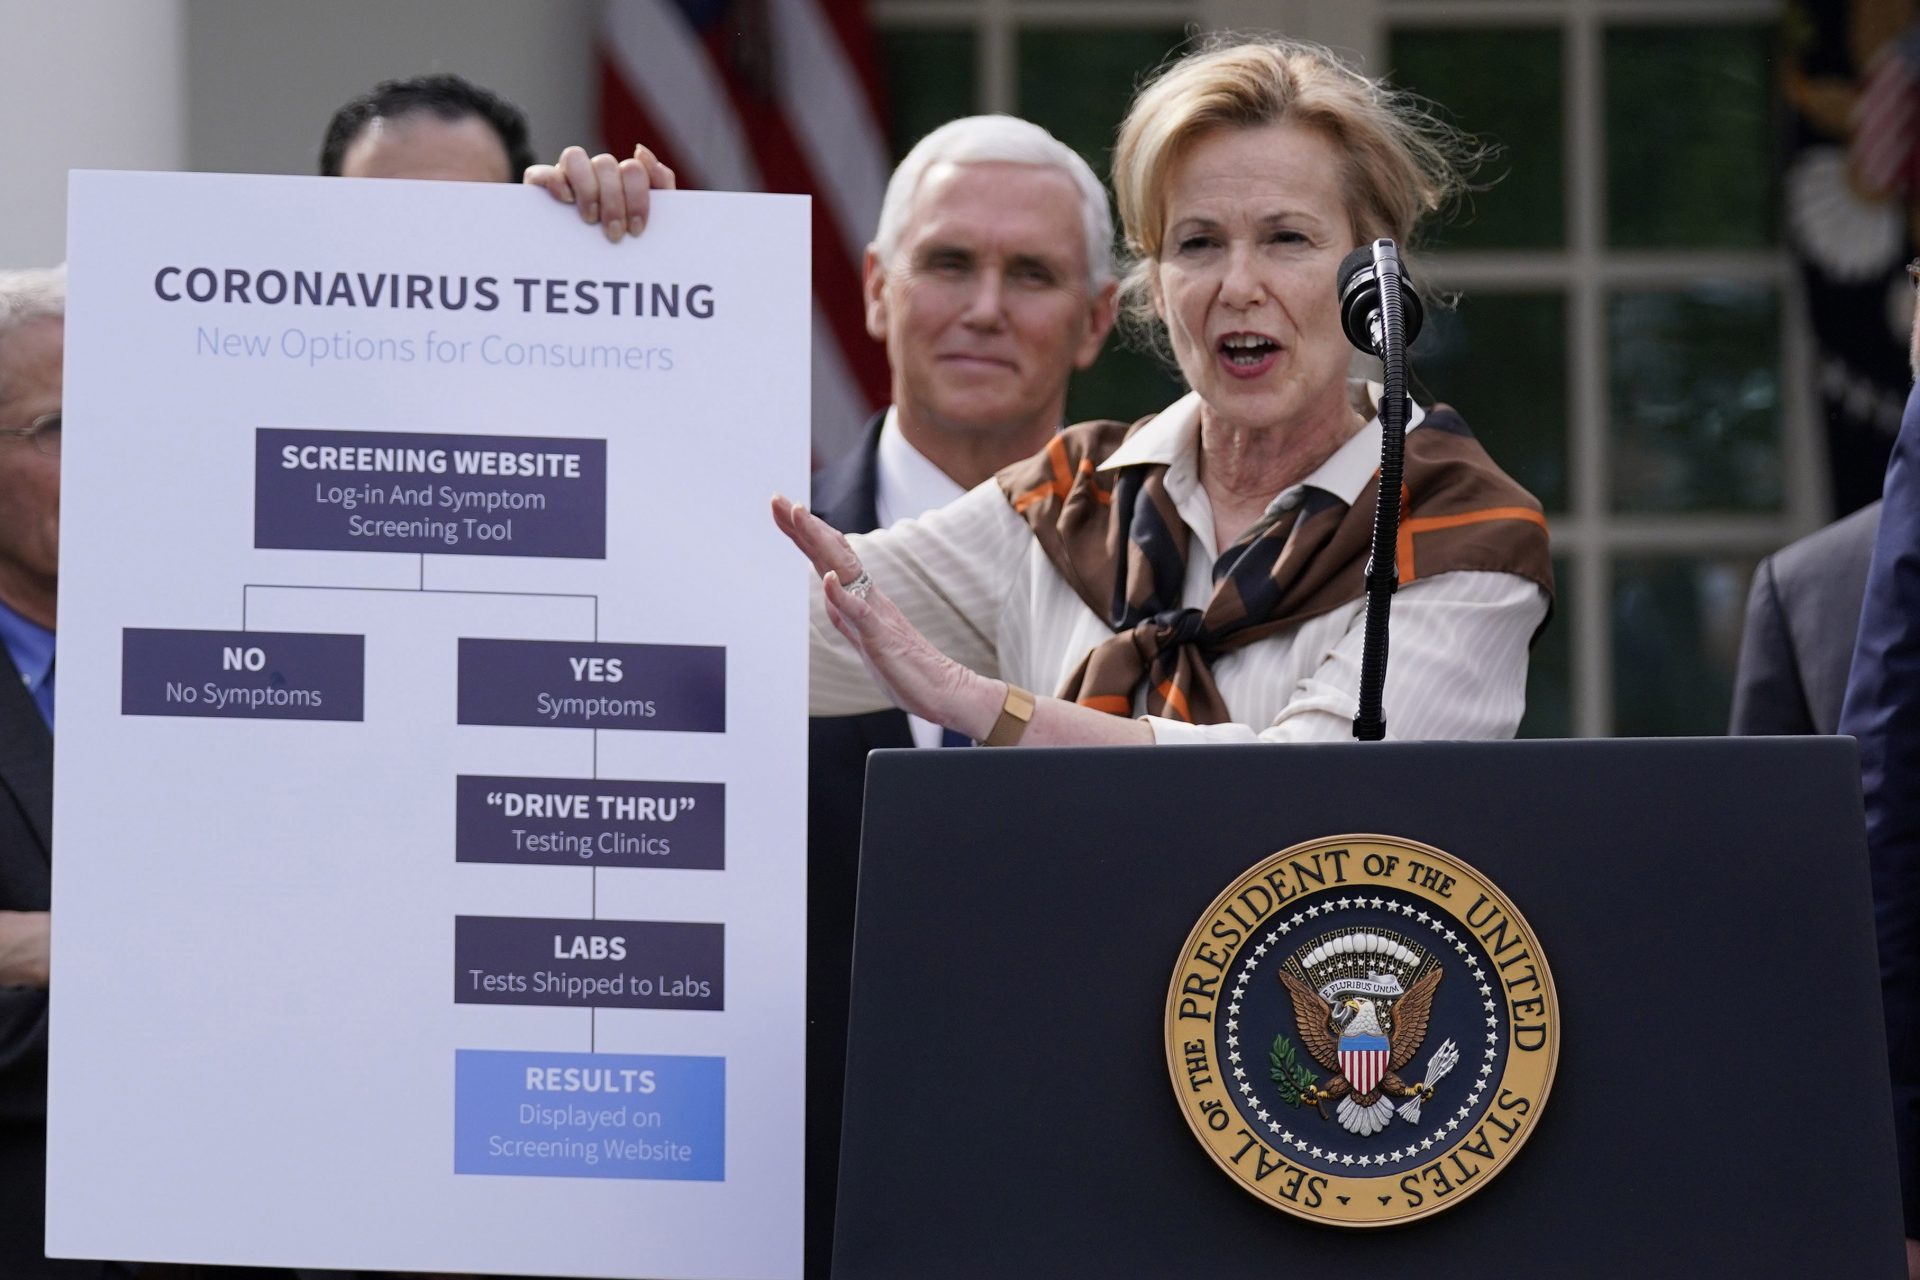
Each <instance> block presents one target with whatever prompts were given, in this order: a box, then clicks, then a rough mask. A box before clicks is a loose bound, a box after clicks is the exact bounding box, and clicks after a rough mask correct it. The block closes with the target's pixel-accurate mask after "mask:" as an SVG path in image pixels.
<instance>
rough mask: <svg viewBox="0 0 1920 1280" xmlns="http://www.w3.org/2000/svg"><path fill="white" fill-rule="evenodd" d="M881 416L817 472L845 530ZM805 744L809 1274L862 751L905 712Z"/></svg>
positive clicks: (833, 1084)
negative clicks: (844, 453) (844, 452)
mask: <svg viewBox="0 0 1920 1280" xmlns="http://www.w3.org/2000/svg"><path fill="white" fill-rule="evenodd" d="M881 422H882V418H881V417H875V418H874V419H873V421H871V422H869V423H868V424H867V430H866V432H865V434H864V435H863V436H862V437H861V441H860V446H859V447H858V448H856V449H855V450H854V451H853V452H852V453H849V454H848V455H847V456H846V457H844V458H841V459H840V460H839V461H837V462H834V463H831V464H829V465H827V466H825V467H822V468H821V469H820V470H819V471H817V472H815V473H814V477H813V511H814V514H815V515H817V516H819V517H820V518H821V519H822V520H825V521H826V522H827V523H828V524H830V525H832V526H833V527H834V528H836V529H838V530H840V531H841V532H842V533H867V532H869V531H871V530H872V529H874V528H875V527H877V526H878V525H879V523H880V517H879V515H878V513H877V511H876V510H875V506H874V492H875V486H876V484H877V482H878V459H879V449H880V424H881ZM807 745H808V750H809V752H810V753H811V755H810V758H809V761H808V765H807V1215H806V1216H807V1250H806V1252H807V1271H806V1273H807V1275H808V1276H809V1277H825V1276H826V1275H827V1273H828V1269H829V1267H830V1265H831V1263H832V1258H833V1208H834V1191H835V1188H836V1185H837V1183H838V1181H839V1176H840V1112H841V1102H842V1099H841V1094H842V1091H843V1088H844V1086H845V1084H846V1074H847V993H848V988H849V986H850V985H851V983H852V980H853V900H854V887H855V882H856V880H857V879H858V876H859V870H860V808H861V801H862V799H863V797H864V795H865V791H866V779H867V752H869V751H873V750H876V749H877V748H880V747H911V746H912V745H913V731H912V730H911V729H909V728H908V727H907V717H906V713H904V712H901V711H877V712H874V713H873V714H871V715H864V716H816V717H814V718H813V719H812V720H811V721H809V722H808V726H807Z"/></svg>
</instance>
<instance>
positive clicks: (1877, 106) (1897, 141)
mask: <svg viewBox="0 0 1920 1280" xmlns="http://www.w3.org/2000/svg"><path fill="white" fill-rule="evenodd" d="M1848 123H1849V125H1850V126H1851V130H1852V133H1851V136H1850V137H1849V138H1848V140H1847V158H1848V159H1849V160H1850V161H1851V162H1852V167H1853V176H1854V181H1855V182H1857V183H1858V184H1859V186H1860V190H1861V192H1862V193H1863V194H1865V195H1868V196H1871V197H1873V198H1875V199H1881V198H1885V197H1887V196H1901V195H1906V194H1908V193H1910V192H1913V191H1915V190H1920V24H1915V25H1913V26H1910V27H1908V28H1907V30H1906V31H1905V32H1904V33H1902V34H1901V35H1900V36H1899V37H1898V38H1897V39H1894V40H1889V41H1888V42H1887V43H1886V44H1883V45H1881V46H1880V49H1879V51H1878V52H1877V53H1875V54H1874V55H1873V58H1872V59H1871V60H1870V61H1869V62H1868V63H1867V69H1866V73H1865V74H1864V75H1863V76H1862V77H1861V83H1860V96H1859V98H1858V99H1857V100H1856V101H1855V103H1854V107H1853V114H1852V117H1851V118H1850V120H1849V121H1848Z"/></svg>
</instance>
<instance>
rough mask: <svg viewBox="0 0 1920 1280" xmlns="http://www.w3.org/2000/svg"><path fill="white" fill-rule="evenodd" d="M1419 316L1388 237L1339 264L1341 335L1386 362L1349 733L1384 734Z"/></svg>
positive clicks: (1362, 736)
mask: <svg viewBox="0 0 1920 1280" xmlns="http://www.w3.org/2000/svg"><path fill="white" fill-rule="evenodd" d="M1423 317H1424V312H1423V311H1422V308H1421V305H1420V295H1419V294H1417V293H1415V292H1414V291H1413V282H1412V281H1411V280H1409V279H1408V278H1407V273H1406V268H1405V267H1404V266H1403V265H1402V264H1401V262H1400V250H1399V248H1398V246H1396V245H1395V244H1394V242H1393V241H1391V240H1375V241H1374V242H1373V243H1372V244H1369V245H1362V246H1361V247H1360V248H1358V249H1355V250H1354V251H1353V252H1352V253H1350V254H1348V255H1347V256H1346V258H1345V259H1344V260H1343V261H1342V262H1341V263H1340V326H1341V328H1343V329H1344V330H1346V334H1347V341H1349V342H1351V343H1353V345H1354V346H1356V347H1358V348H1359V349H1360V350H1362V351H1364V352H1366V353H1367V354H1369V355H1374V356H1378V357H1380V363H1381V364H1382V365H1383V366H1384V367H1385V369H1386V378H1385V382H1386V394H1385V397H1384V399H1383V401H1382V403H1381V405H1380V426H1381V428H1382V430H1381V434H1380V488H1379V500H1378V501H1377V502H1376V504H1375V506H1374V513H1373V549H1372V552H1371V554H1369V555H1368V557H1367V572H1366V584H1367V621H1366V635H1365V638H1364V645H1363V647H1362V649H1361V655H1360V705H1359V708H1358V710H1356V711H1355V713H1354V717H1353V736H1354V737H1356V738H1358V739H1359V740H1360V741H1362V742H1378V741H1380V740H1381V739H1382V738H1384V737H1386V736H1387V717H1386V711H1385V709H1384V708H1383V707H1382V706H1381V704H1380V699H1381V692H1382V690H1383V689H1384V688H1385V687H1386V683H1387V621H1388V615H1389V613H1390V612H1391V611H1392V608H1393V593H1394V590H1395V588H1396V587H1397V586H1398V585H1399V578H1400V569H1399V563H1398V561H1397V559H1396V556H1395V544H1396V542H1397V540H1398V538H1399V536H1400V498H1401V488H1402V476H1403V474H1404V472H1405V465H1404V463H1405V449H1406V438H1407V345H1408V344H1409V343H1411V342H1412V341H1413V339H1414V338H1415V337H1416V336H1417V335H1418V334H1419V332H1420V322H1421V320H1422V319H1423Z"/></svg>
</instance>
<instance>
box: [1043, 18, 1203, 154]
mask: <svg viewBox="0 0 1920 1280" xmlns="http://www.w3.org/2000/svg"><path fill="white" fill-rule="evenodd" d="M1185 38H1186V37H1185V33H1184V32H1182V31H1181V30H1180V29H1179V28H1178V27H1149V28H1139V27H1134V28H1122V29H1118V30H1114V29H1101V28H1087V27H1065V28H1047V27H1028V28H1026V29H1024V30H1022V31H1021V32H1020V44H1019V49H1020V54H1019V68H1018V81H1017V84H1018V91H1019V95H1020V97H1019V104H1018V106H1017V107H1016V108H1015V110H1016V111H1017V112H1018V113H1019V114H1020V115H1023V116H1025V117H1026V118H1027V119H1029V120H1031V121H1033V122H1034V123H1035V124H1038V125H1041V126H1043V127H1045V128H1047V129H1049V130H1051V131H1052V132H1053V136H1054V137H1056V138H1058V139H1060V141H1062V142H1064V143H1066V144H1067V145H1068V146H1070V147H1072V148H1073V149H1074V150H1075V151H1078V152H1079V153H1080V154H1081V155H1082V156H1084V157H1085V158H1086V161H1087V163H1088V164H1090V165H1092V166H1093V171H1094V172H1095V173H1097V174H1099V175H1100V176H1101V177H1102V178H1103V179H1104V178H1107V177H1108V176H1109V174H1108V170H1109V167H1110V161H1111V160H1112V158H1113V139H1114V135H1115V134H1117V133H1118V132H1119V130H1120V117H1122V116H1124V115H1125V114H1126V113H1127V104H1128V103H1129V102H1131V101H1132V100H1133V87H1134V85H1135V84H1136V83H1137V82H1138V81H1139V80H1140V79H1141V78H1142V77H1143V76H1145V75H1146V74H1147V73H1148V72H1149V71H1151V70H1153V68H1155V67H1157V66H1159V65H1160V62H1161V60H1162V59H1164V58H1165V57H1166V56H1167V54H1168V53H1169V52H1171V51H1172V50H1173V47H1174V46H1175V45H1177V44H1179V43H1180V42H1181V41H1182V40H1184V39H1185Z"/></svg>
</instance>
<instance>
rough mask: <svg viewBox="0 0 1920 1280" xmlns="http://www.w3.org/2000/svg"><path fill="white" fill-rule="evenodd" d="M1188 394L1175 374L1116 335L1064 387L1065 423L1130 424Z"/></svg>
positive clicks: (1184, 384)
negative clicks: (1105, 420)
mask: <svg viewBox="0 0 1920 1280" xmlns="http://www.w3.org/2000/svg"><path fill="white" fill-rule="evenodd" d="M1186 392H1187V386H1186V383H1184V382H1182V381H1181V380H1180V377H1179V375H1178V374H1175V373H1174V372H1172V371H1171V370H1169V369H1168V368H1167V367H1166V366H1165V365H1163V364H1161V363H1160V361H1159V359H1158V358H1157V357H1154V356H1150V355H1148V354H1146V353H1145V352H1141V351H1135V350H1133V349H1132V348H1130V347H1128V346H1127V345H1126V343H1125V342H1124V341H1123V340H1122V338H1121V337H1120V335H1119V334H1117V333H1116V334H1115V335H1114V336H1113V337H1111V338H1109V339H1107V349H1106V350H1105V351H1102V352H1101V353H1100V358H1099V359H1098V360H1096V361H1095V362H1094V365H1093V368H1091V369H1089V370H1087V371H1086V372H1085V373H1076V374H1075V375H1073V382H1072V383H1071V384H1070V385H1069V386H1068V387H1067V421H1068V422H1087V421H1089V420H1091V419H1094V418H1118V419H1120V420H1121V421H1123V422H1131V421H1133V420H1134V419H1135V418H1141V417H1145V416H1146V415H1147V414H1149V413H1158V412H1159V411H1160V410H1162V409H1164V408H1166V407H1167V406H1168V405H1170V404H1172V403H1173V402H1174V401H1175V400H1178V399H1179V398H1180V397H1181V396H1183V395H1185V394H1186Z"/></svg>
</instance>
